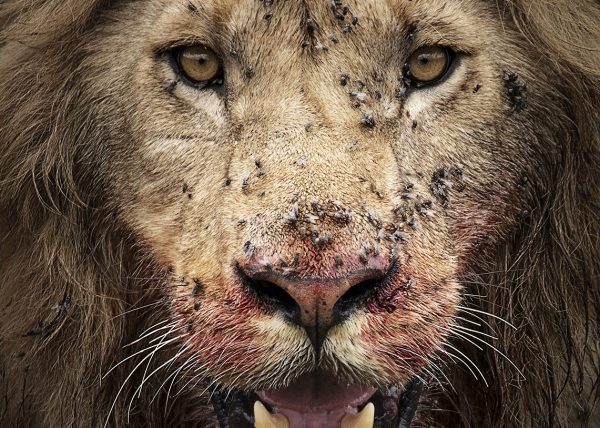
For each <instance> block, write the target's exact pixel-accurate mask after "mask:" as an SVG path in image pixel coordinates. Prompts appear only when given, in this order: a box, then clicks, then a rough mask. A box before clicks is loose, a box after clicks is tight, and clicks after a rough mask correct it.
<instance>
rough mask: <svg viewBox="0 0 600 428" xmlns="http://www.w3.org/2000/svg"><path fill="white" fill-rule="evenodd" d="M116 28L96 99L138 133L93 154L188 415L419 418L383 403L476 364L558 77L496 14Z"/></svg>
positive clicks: (255, 18) (190, 13)
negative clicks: (540, 120) (469, 300)
mask: <svg viewBox="0 0 600 428" xmlns="http://www.w3.org/2000/svg"><path fill="white" fill-rule="evenodd" d="M338 3H339V4H338ZM488 3H489V4H488ZM102 19H103V20H104V21H103V22H101V24H100V25H99V26H100V28H101V30H99V33H98V38H97V39H96V41H95V42H93V43H90V44H89V46H88V47H87V52H88V55H87V59H86V60H84V64H83V68H84V69H85V68H87V69H89V70H90V73H91V74H93V75H95V76H101V77H100V78H99V79H97V78H96V79H94V81H92V82H90V83H89V84H88V85H87V86H86V89H85V90H86V91H90V92H92V93H94V94H96V95H97V99H98V107H97V111H99V112H100V113H99V114H100V115H105V116H104V117H101V118H100V119H101V121H102V120H103V121H104V122H106V123H120V124H121V127H120V128H119V129H117V128H115V129H113V130H111V132H112V133H113V134H114V140H112V141H106V145H105V147H103V149H102V150H97V148H94V147H89V148H86V147H84V148H83V149H82V151H83V152H84V153H86V155H85V159H88V160H89V162H90V163H91V164H93V165H94V168H95V171H96V172H95V173H96V174H97V176H98V177H99V180H100V181H101V182H102V183H103V186H104V187H105V188H106V189H108V190H107V192H108V193H109V194H110V195H111V198H110V200H111V201H112V204H111V209H112V210H113V211H114V212H115V213H116V215H117V217H118V218H119V219H120V220H121V221H122V222H123V223H124V224H126V225H127V227H128V228H129V229H130V230H131V232H132V233H133V235H134V236H135V240H136V242H137V243H138V245H139V246H140V247H143V248H144V251H145V252H146V253H147V254H148V257H150V258H151V260H152V262H153V263H152V264H151V266H152V267H151V268H149V269H147V270H146V272H145V273H146V274H149V275H152V276H155V277H156V278H160V280H159V281H158V284H159V287H160V290H161V294H162V295H163V297H165V298H166V301H167V302H168V308H169V315H168V317H169V319H168V320H164V322H168V324H167V325H169V326H171V327H172V329H174V330H175V331H177V332H178V339H177V341H176V343H177V344H178V345H179V346H177V349H183V351H182V352H181V353H180V354H181V355H180V358H181V359H182V361H186V360H187V363H188V364H192V365H194V366H195V372H194V373H200V374H201V376H202V379H203V381H202V382H200V383H197V382H195V383H192V385H196V384H198V386H197V387H196V389H195V390H194V391H192V395H193V394H198V395H200V394H201V392H202V391H203V390H204V389H205V388H206V386H207V385H208V384H209V383H211V382H212V384H213V385H216V386H218V387H220V388H221V389H228V388H232V389H235V390H244V391H246V392H249V393H256V394H257V395H256V396H257V397H260V399H261V400H262V402H263V403H264V404H266V405H267V407H270V408H271V409H277V412H279V413H281V414H283V415H285V417H286V418H287V419H288V422H290V423H291V424H292V426H295V425H297V426H304V425H302V423H306V424H308V425H306V426H309V425H310V424H311V423H316V424H317V425H318V424H321V425H318V426H330V425H331V424H333V422H332V420H333V419H335V420H336V422H335V423H336V424H337V423H339V420H340V419H341V418H342V417H343V416H344V412H346V411H347V410H346V409H347V407H348V406H350V407H351V408H357V407H361V406H362V405H363V404H365V403H366V402H368V401H372V402H374V403H375V404H376V406H375V415H376V418H378V419H377V420H378V421H379V422H378V423H380V424H383V425H381V426H386V425H385V424H387V423H391V422H390V421H392V420H396V419H398V418H402V417H405V416H403V414H404V413H405V412H406V410H405V409H404V407H406V408H408V407H411V406H408V404H410V403H407V401H410V400H408V399H406V398H405V399H404V400H403V401H402V400H401V402H400V403H395V404H394V406H395V409H396V410H394V409H392V410H389V406H388V407H386V409H387V410H386V409H383V408H378V403H379V402H384V401H385V399H387V398H386V397H390V396H393V388H391V389H390V388H389V387H392V386H397V385H400V386H402V387H407V386H409V385H412V386H411V391H412V390H417V389H419V388H420V386H418V385H417V387H415V385H416V384H418V382H413V381H414V380H415V379H417V378H421V379H428V378H429V377H430V376H431V375H432V371H433V372H435V369H434V365H435V364H434V362H435V361H436V360H437V359H438V358H443V357H444V355H448V354H449V355H450V357H449V358H446V360H447V361H448V362H450V363H452V361H453V358H454V359H456V360H458V359H460V358H461V356H460V355H459V354H458V352H459V351H456V350H453V349H452V348H450V347H447V346H446V341H447V339H448V338H449V337H450V336H451V335H452V333H453V331H454V329H455V328H456V327H455V326H456V316H457V312H458V310H459V308H460V305H461V290H462V285H461V281H460V279H461V276H462V275H463V274H464V273H465V272H467V271H469V270H471V269H476V267H477V266H479V265H481V264H482V263H483V260H484V257H485V254H486V251H485V249H486V248H488V247H489V246H490V244H493V243H494V242H497V241H498V240H501V239H502V238H503V237H504V236H505V235H506V234H507V233H508V232H509V231H510V230H511V228H512V225H513V224H514V222H515V219H517V216H518V215H519V214H520V209H521V208H520V207H524V206H525V204H526V201H527V194H528V192H527V186H528V183H527V176H528V175H529V172H530V168H531V164H532V162H531V161H529V159H530V158H531V157H537V158H541V156H540V155H539V154H538V155H535V153H537V152H541V151H544V150H548V151H552V150H554V149H553V148H552V147H542V144H543V141H540V139H541V138H539V135H542V134H543V132H545V131H544V130H540V129H536V128H535V127H534V126H533V123H535V122H534V120H533V117H534V115H533V113H532V110H534V109H537V110H538V111H537V112H535V111H534V113H535V114H540V111H541V108H540V107H539V104H538V103H539V101H538V100H540V99H543V97H544V96H547V95H548V94H545V93H544V92H543V89H542V88H534V87H532V86H531V85H529V87H528V88H527V90H528V91H527V92H526V91H525V89H526V88H525V83H524V82H527V76H530V75H532V74H533V73H542V72H541V71H538V70H536V69H535V67H536V65H535V64H536V59H535V58H531V57H528V56H527V53H526V52H523V51H522V50H520V49H518V48H517V45H518V43H517V42H516V41H515V40H516V36H515V34H514V33H513V32H512V30H511V29H510V28H503V24H502V23H501V22H500V21H499V16H498V11H497V9H496V6H495V3H494V2H484V1H475V0H472V1H464V2H442V3H440V2H435V1H420V2H406V1H391V0H390V1H386V2H382V1H375V0H373V1H349V2H348V5H347V6H346V5H345V4H341V2H327V1H318V2H317V1H309V2H294V1H287V2H279V1H273V2H271V1H261V2H259V1H252V2H241V3H240V2H235V1H227V0H210V1H207V0H205V1H197V2H187V1H178V2H172V1H164V0H144V1H136V2H129V3H127V2H125V3H124V4H122V5H121V6H120V7H119V8H118V9H117V10H113V11H111V12H109V14H107V15H105V16H104V17H103V18H102ZM195 48H198V49H201V50H200V51H194V50H193V49H195ZM189 49H191V50H189ZM419 49H425V50H424V51H423V50H421V51H419V52H417V54H416V55H415V54H414V53H415V52H416V51H418V50H419ZM427 49H430V50H429V51H428V50H427ZM186 52H192V54H190V55H188V56H186ZM194 52H204V53H202V54H200V55H196V56H194V54H193V53H194ZM423 52H424V53H423ZM432 52H433V53H432ZM190 58H191V60H190ZM190 61H191V62H190ZM193 61H196V63H195V64H194V63H193ZM440 61H441V62H442V63H441V66H440V67H439V70H438V69H437V68H436V67H438V65H439V64H438V63H439V62H440ZM432 67H433V68H432ZM415 68H417V69H415ZM195 72H198V73H200V75H202V73H205V72H206V73H208V74H206V75H207V76H208V77H209V79H208V81H207V82H200V83H199V84H195V81H194V79H193V78H191V76H193V75H194V74H193V73H195ZM428 73H429V74H428ZM511 73H517V75H513V74H511ZM419 77H421V78H419ZM429 77H433V78H431V79H430V78H429ZM526 96H527V99H526V98H525V97H526ZM107 99H110V100H112V101H111V102H110V106H111V108H110V109H104V108H103V103H104V102H105V100H107ZM115 104H117V105H118V106H119V108H118V109H117V110H116V111H115V109H114V105H115ZM104 111H105V113H103V112H104ZM549 126H550V125H549ZM533 135H538V138H535V137H533ZM82 146H85V142H82ZM99 153H102V155H100V154H99ZM527 165H529V166H527ZM181 345H183V348H180V346H181ZM434 374H435V373H434ZM347 384H350V386H347ZM315 385H316V387H317V389H318V390H320V391H321V393H315V394H312V393H310V392H309V389H310V388H313V389H314V386H315ZM276 389H277V390H279V392H273V391H274V390H276ZM402 389H403V388H400V389H399V391H402ZM324 391H325V392H326V393H323V392H324ZM375 391H377V392H375ZM373 394H375V395H373ZM377 397H379V398H377ZM417 397H418V394H417ZM397 398H398V397H397V396H396V399H397ZM377 400H379V401H377ZM412 400H413V401H414V398H413V399H412ZM318 408H320V409H326V410H327V411H325V410H319V409H318ZM350 412H352V411H350ZM326 415H328V416H326ZM302 418H305V419H302ZM323 418H330V419H323ZM385 418H387V419H385ZM301 420H304V421H305V422H298V421H301ZM326 420H327V422H325V421H326ZM315 421H317V422H315ZM386 421H387V422H386ZM317 425H315V426H317ZM310 426H312V425H310Z"/></svg>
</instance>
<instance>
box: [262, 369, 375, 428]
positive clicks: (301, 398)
mask: <svg viewBox="0 0 600 428" xmlns="http://www.w3.org/2000/svg"><path fill="white" fill-rule="evenodd" d="M375 391H376V389H375V388H369V387H364V386H358V385H348V384H346V383H344V382H340V381H338V380H337V379H336V378H334V377H333V376H331V375H329V374H325V373H322V372H313V373H308V374H305V375H302V376H301V377H300V378H299V379H297V380H296V382H294V383H293V384H292V385H290V386H289V387H287V388H286V389H281V390H277V391H259V392H257V394H258V396H259V397H260V399H261V400H262V401H263V402H265V403H266V404H268V405H270V406H271V407H272V408H273V411H274V412H275V413H281V414H283V415H285V416H286V417H287V419H288V421H289V423H290V428H318V427H319V428H321V427H338V426H339V425H340V422H341V420H342V418H343V417H344V415H346V413H354V412H356V407H358V406H360V405H362V404H365V403H366V402H367V401H368V400H369V398H371V396H372V395H373V394H374V393H375Z"/></svg>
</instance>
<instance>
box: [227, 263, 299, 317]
mask: <svg viewBox="0 0 600 428" xmlns="http://www.w3.org/2000/svg"><path fill="white" fill-rule="evenodd" d="M236 270H237V274H238V276H239V277H240V279H241V280H242V283H243V284H244V286H245V287H246V288H247V289H248V291H249V292H250V293H251V294H252V295H253V296H254V297H255V298H256V299H257V300H259V301H261V302H263V303H264V304H266V305H267V306H268V307H271V308H273V309H274V310H275V311H276V312H277V313H279V314H281V315H283V317H284V318H285V319H287V320H288V321H290V322H292V323H294V324H300V306H298V303H296V301H295V300H294V299H293V298H292V296H290V295H289V294H288V293H287V292H286V291H285V290H284V289H283V288H281V287H280V286H279V285H277V284H275V283H273V282H270V281H266V280H263V279H254V278H250V277H249V276H248V275H246V273H245V272H244V271H243V270H242V269H241V268H239V267H238V268H237V269H236Z"/></svg>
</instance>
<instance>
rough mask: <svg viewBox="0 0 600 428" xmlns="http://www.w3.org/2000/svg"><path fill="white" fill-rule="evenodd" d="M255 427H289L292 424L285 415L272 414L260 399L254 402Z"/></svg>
mask: <svg viewBox="0 0 600 428" xmlns="http://www.w3.org/2000/svg"><path fill="white" fill-rule="evenodd" d="M254 426H255V428H289V426H290V424H289V423H288V420H287V419H286V417H285V416H283V415H272V414H271V413H269V411H268V410H267V408H266V407H265V406H264V404H263V403H261V402H260V401H256V402H255V403H254Z"/></svg>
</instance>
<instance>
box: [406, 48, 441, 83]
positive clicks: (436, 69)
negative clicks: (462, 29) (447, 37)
mask: <svg viewBox="0 0 600 428" xmlns="http://www.w3.org/2000/svg"><path fill="white" fill-rule="evenodd" d="M451 64H452V51H450V50H449V49H448V48H445V47H442V46H425V47H422V48H419V49H417V50H416V51H414V52H413V53H412V55H411V56H410V57H409V58H408V61H407V62H406V66H405V69H406V73H407V77H409V78H410V79H411V80H412V81H413V82H415V83H416V84H417V85H428V84H433V83H436V82H437V81H439V80H440V79H442V78H443V77H444V76H445V75H446V72H447V71H448V69H449V68H450V65H451Z"/></svg>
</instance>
